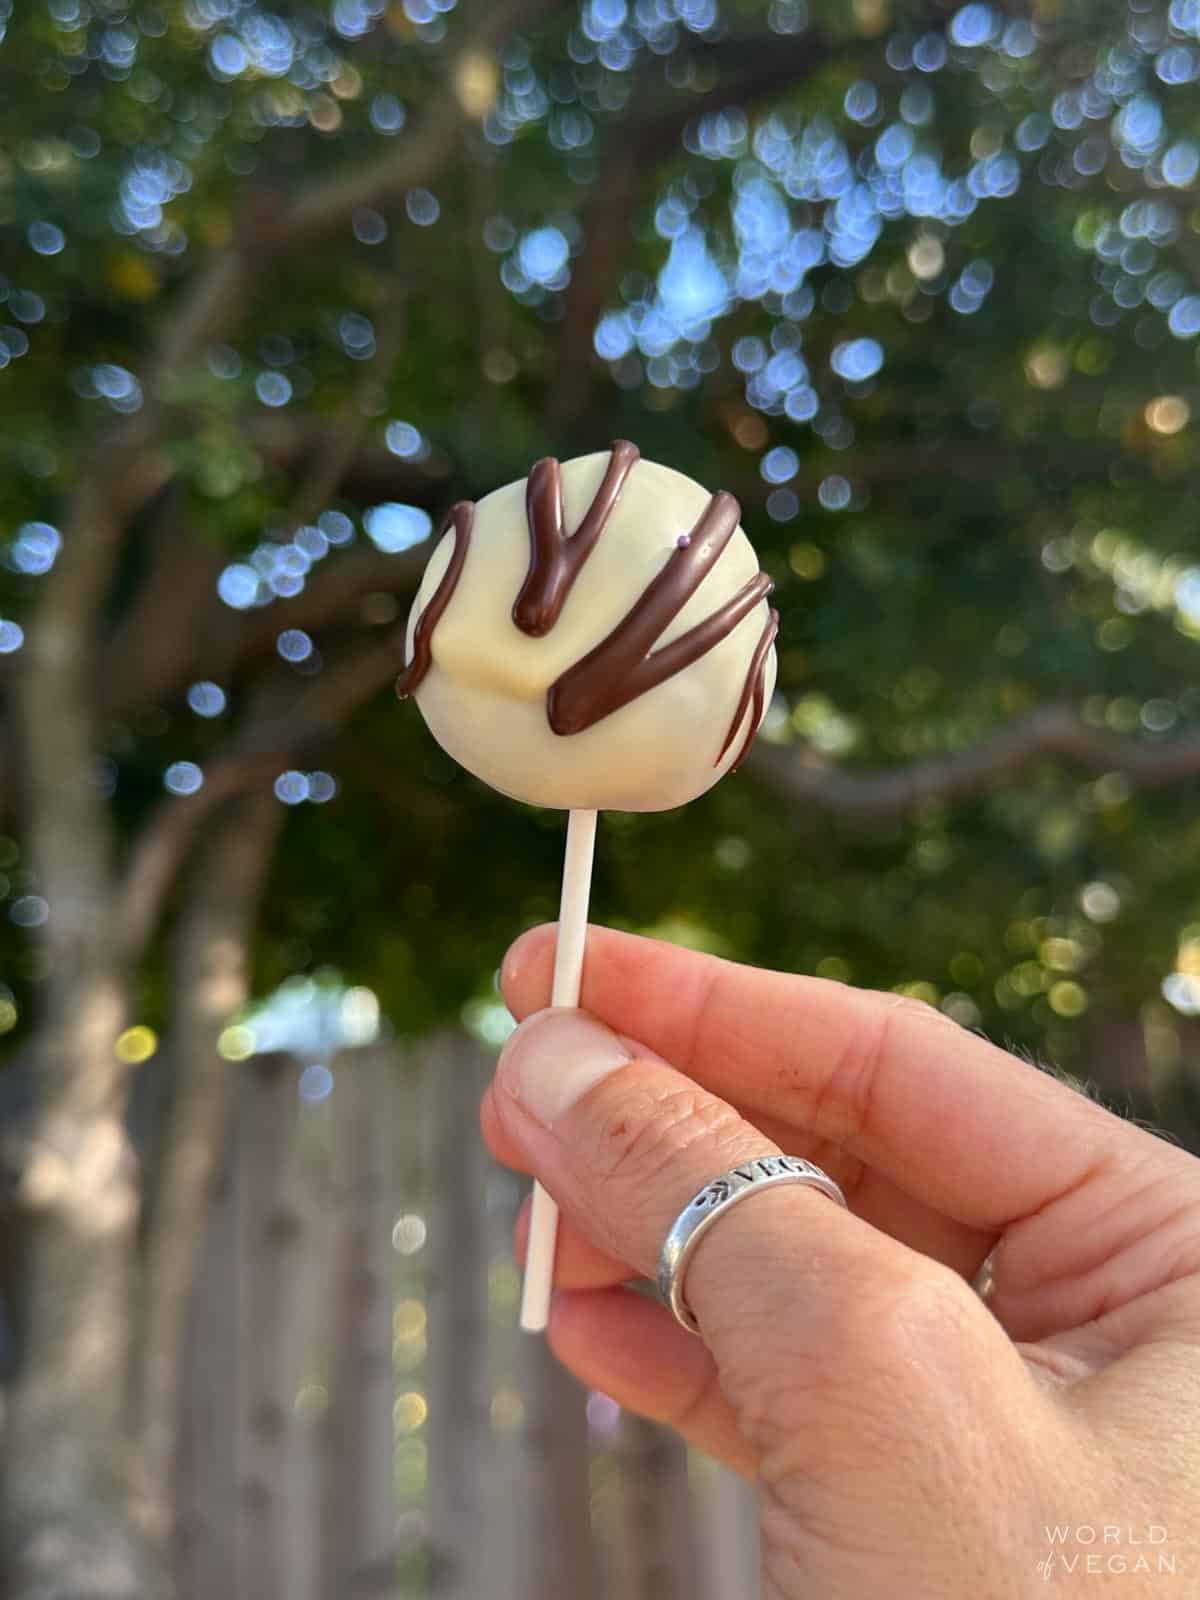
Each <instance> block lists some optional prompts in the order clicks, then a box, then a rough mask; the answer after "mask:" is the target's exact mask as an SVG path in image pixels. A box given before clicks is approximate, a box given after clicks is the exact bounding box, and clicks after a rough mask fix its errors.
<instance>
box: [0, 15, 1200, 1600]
mask: <svg viewBox="0 0 1200 1600" xmlns="http://www.w3.org/2000/svg"><path fill="white" fill-rule="evenodd" d="M0 41H2V42H0V463H2V468H0V1034H3V1039H2V1041H0V1045H2V1047H3V1051H4V1066H3V1070H2V1071H0V1160H2V1174H3V1183H2V1185H0V1203H2V1204H3V1208H4V1216H3V1226H2V1229H0V1362H2V1369H3V1377H4V1379H5V1382H6V1399H5V1409H4V1428H3V1435H4V1451H5V1470H4V1479H5V1498H6V1517H5V1524H4V1526H5V1534H4V1554H5V1557H6V1564H7V1570H8V1588H7V1591H6V1592H7V1593H8V1594H10V1595H11V1596H13V1597H15V1600H68V1597H69V1600H85V1597H86V1600H93V1597H94V1600H151V1597H153V1600H173V1597H178V1600H210V1597H215V1596H219V1597H221V1600H284V1597H286V1600H332V1597H334V1596H338V1597H341V1596H367V1595H376V1596H389V1597H393V1600H425V1597H443V1596H452V1597H454V1600H481V1597H484V1596H487V1597H489V1600H493V1597H494V1600H507V1597H510V1596H511V1597H517V1596H522V1597H524V1596H532V1597H535V1600H550V1597H554V1600H561V1597H562V1596H563V1595H567V1594H570V1595H571V1596H573V1597H576V1600H591V1597H596V1600H599V1597H601V1596H612V1595H621V1596H623V1597H629V1600H641V1597H643V1596H645V1597H649V1596H651V1595H653V1596H655V1597H658V1600H663V1597H667V1600H669V1597H672V1596H677V1595H684V1594H687V1595H688V1596H694V1597H699V1600H735V1597H741V1596H749V1595H752V1594H753V1593H754V1592H755V1586H756V1578H755V1565H754V1562H755V1558H754V1527H753V1505H752V1503H751V1502H750V1501H749V1500H748V1498H747V1496H746V1494H745V1492H744V1491H742V1490H741V1489H740V1488H739V1486H737V1485H736V1484H734V1483H732V1482H730V1481H728V1480H726V1479H725V1478H724V1477H722V1476H720V1475H719V1474H718V1473H717V1472H716V1470H715V1468H714V1467H713V1466H712V1465H711V1463H708V1462H706V1461H703V1460H701V1459H698V1458H693V1459H691V1460H689V1459H688V1457H687V1455H686V1453H685V1452H683V1451H682V1449H680V1448H679V1447H678V1446H677V1445H675V1444H674V1443H673V1442H672V1441H671V1439H670V1438H669V1437H668V1436H666V1435H664V1434H662V1433H661V1432H659V1431H658V1430H657V1429H655V1428H653V1427H652V1426H650V1425H648V1424H644V1423H642V1422H640V1421H639V1420H638V1419H636V1418H630V1417H626V1416H622V1415H621V1414H620V1412H619V1411H618V1409H617V1408H616V1407H615V1405H614V1404H613V1403H612V1402H611V1401H610V1400H608V1399H607V1398H606V1397H605V1396H603V1395H600V1394H589V1393H587V1392H585V1391H584V1390H582V1389H580V1388H579V1387H578V1386H577V1385H576V1384H575V1383H574V1381H573V1380H572V1379H570V1378H569V1377H567V1376H566V1375H565V1374H563V1373H561V1372H559V1371H557V1370H556V1369H555V1368H554V1366H553V1364H552V1363H551V1362H550V1361H549V1359H548V1358H547V1357H546V1354H545V1352H544V1350H543V1348H542V1345H541V1343H540V1341H537V1340H522V1339H521V1338H519V1336H518V1335H517V1334H516V1333H515V1331H514V1325H515V1315H516V1298H517V1291H518V1275H517V1270H516V1268H515V1265H514V1262H513V1259H512V1249H511V1225H512V1220H513V1217H514V1215H515V1211H516V1208H517V1206H518V1204H519V1201H520V1196H521V1193H522V1191H523V1185H522V1184H521V1183H519V1182H517V1181H516V1180H514V1179H512V1178H511V1177H510V1176H508V1175H506V1174H504V1173H501V1172H499V1171H497V1170H496V1169H494V1168H492V1167H490V1166H489V1165H488V1163H487V1161H486V1158H485V1157H484V1155H483V1153H482V1151H481V1150H480V1148H479V1145H478V1140H477V1137H476V1123H475V1108H476V1104H477V1100H478V1095H479V1092H480V1089H481V1086H482V1084H483V1083H484V1082H485V1081H486V1078H487V1075H488V1071H489V1067H490V1061H491V1058H492V1056H493V1054H494V1051H495V1049H496V1048H497V1047H498V1045H499V1044H500V1042H501V1041H502V1040H503V1038H504V1036H505V1033H506V1030H507V1029H508V1027H509V1026H510V1025H511V1024H510V1021H509V1019H508V1018H507V1015H506V1013H505V1011H504V1009H503V1006H502V1003H501V1001H500V999H499V996H498V994H497V992H496V988H495V982H494V974H495V971H496V968H497V966H498V963H499V960H500V957H501V955H502V952H503V950H504V948H505V947H506V945H507V943H508V942H509V940H510V939H511V938H512V937H513V936H514V935H515V934H516V933H517V932H518V931H520V930H521V929H522V928H523V927H526V926H528V925H531V924H533V923H535V922H537V921H539V920H542V919H545V918H548V917H552V916H553V915H554V914H555V910H556V904H557V889H558V874H559V869H560V862H561V850H562V843H563V818H562V816H561V815H560V814H557V813H553V812H538V811H536V810H534V809H532V808H528V807H522V806H518V805H515V804H511V803H509V802H507V801H505V800H503V799H501V798H500V797H498V796H496V795H494V794H492V793H490V792H488V791H487V790H485V789H484V788H482V787H481V786H480V785H479V784H478V783H476V782H475V781H474V780H472V779H471V778H469V777H468V776H466V775H465V774H464V773H463V772H461V771H460V770H458V769H457V768H456V767H455V766H454V765H453V764H452V763H451V762H450V761H449V760H448V759H447V758H446V757H444V756H443V755H442V753H441V752H440V751H439V750H438V748H437V747H436V746H435V745H434V743H433V742H432V740H431V739H430V737H429V736H428V734H427V733H426V731H425V729H424V726H423V724H422V723H421V720H420V717H419V715H418V714H417V712H416V711H415V709H414V708H413V707H412V706H411V705H398V704H397V703H396V701H395V698H394V695H393V694H392V691H391V685H392V681H393V679H394V677H395V675H396V673H397V671H398V669H399V667H400V665H401V663H402V625H403V621H404V618H405V616H406V615H407V611H408V607H409V604H410V602H411V599H412V596H413V593H414V591H415V586H416V583H417V580H418V578H419V575H420V572H421V569H422V567H423V564H424V562H425V560H426V558H427V555H428V551H429V548H430V536H431V533H432V530H433V528H434V527H435V525H436V522H437V520H438V519H439V517H440V516H441V514H442V513H443V512H444V510H445V509H446V508H447V507H448V506H449V504H450V503H451V502H452V501H453V500H455V499H457V498H460V497H463V496H470V497H477V496H479V495H481V494H483V493H485V492H487V491H488V490H489V489H491V488H493V487H495V486H496V485H497V484H499V483H502V482H505V481H507V480H510V479H512V478H517V477H521V476H523V475H524V474H525V472H526V471H527V470H528V467H529V464H530V463H531V461H532V460H534V459H535V458H536V457H538V456H540V455H543V454H548V453H553V454H556V455H558V456H568V455H571V454H573V453H577V452H580V451H586V450H594V449H599V448H603V447H605V446H607V445H608V443H609V442H610V441H611V440H612V439H613V438H615V437H629V438H632V439H634V440H636V441H637V443H638V444H639V446H640V448H641V450H642V452H643V454H645V455H646V456H648V457H650V458H652V459H657V460H661V461H665V462H668V463H670V464H671V465H673V466H675V467H678V468H680V469H681V470H683V471H685V472H687V473H689V474H691V475H693V476H694V477H696V478H698V479H699V480H700V481H701V482H702V483H704V484H705V485H707V486H709V487H710V488H712V489H716V488H722V487H723V488H726V489H728V490H731V491H732V492H733V493H734V494H735V495H737V497H738V498H739V499H740V500H741V502H742V505H743V507H744V523H745V526H746V528H747V530H748V532H749V534H750V536H751V538H752V540H753V541H754V543H755V545H756V547H757V549H758V550H759V552H760V554H761V558H762V563H763V566H764V567H765V568H766V569H767V570H768V571H769V572H770V573H771V574H772V575H773V577H774V578H775V581H776V603H777V604H778V606H779V609H780V612H781V614H782V631H781V636H780V677H779V690H778V693H777V695H776V698H775V701H774V703H773V705H772V706H771V708H770V711H769V714H768V718H767V721H766V724H765V726H764V730H763V734H762V737H761V738H760V740H759V743H758V747H757V749H756V751H755V753H754V755H753V756H752V758H751V759H750V760H749V761H748V762H747V764H746V766H745V768H744V769H743V770H742V771H741V772H740V773H739V774H737V775H736V776H735V777H733V778H731V779H729V780H727V781H725V782H724V783H722V784H721V785H720V786H719V787H718V788H717V789H715V790H714V791H712V792H711V793H709V794H708V795H706V796H704V797H703V798H702V799H701V800H699V801H697V802H696V803H695V804H693V805H691V806H689V807H687V808H686V809H685V810H682V811H678V812H672V813H665V814H661V815H653V816H630V815H606V816H605V817H604V818H603V819H602V824H601V835H600V842H599V849H598V853H597V866H596V877H595V888H594V898H593V914H594V916H595V917H596V918H597V919H598V920H603V921H605V922H608V923H611V924H614V925H617V926H621V927H625V928H634V929H638V930H642V931H649V932H653V933H655V934H657V935H659V936H660V937H663V938H666V939H671V940H676V941H679V942H682V943H685V944H689V945H694V946H697V947H699V948H702V949H706V950H711V951H716V952H719V953H721V954H723V955H729V956H733V957H737V958H739V959H742V960H746V961H751V962H757V963H762V964H765V965H769V966H772V967H777V968H785V969H790V970H795V971H798V972H807V973H816V974H819V975H821V976H824V977H827V978H831V979H836V980H840V981H844V982H851V983H856V984H866V985H872V986H877V987H882V988H885V989H894V990H896V991H899V992H904V993H908V994H911V995H915V996H918V997H920V998H922V999H924V1000H926V1001H928V1002H929V1003H930V1004H931V1005H935V1006H939V1007H941V1008H942V1010H943V1011H945V1012H946V1013H947V1014H948V1015H949V1016H951V1017H952V1018H954V1019H955V1020H956V1021H957V1022H959V1023H960V1024H961V1025H962V1026H963V1027H964V1028H972V1029H982V1030H984V1031H985V1032H986V1033H987V1034H988V1035H989V1036H991V1037H992V1038H994V1039H995V1040H997V1041H998V1042H1000V1043H1002V1044H1006V1045H1008V1046H1010V1047H1012V1048H1014V1049H1017V1050H1019V1051H1021V1052H1023V1053H1026V1054H1029V1055H1031V1056H1033V1057H1034V1058H1036V1059H1037V1060H1039V1061H1040V1062H1042V1063H1043V1064H1045V1065H1048V1066H1052V1067H1054V1068H1055V1069H1056V1070H1059V1071H1061V1072H1064V1073H1067V1074H1070V1075H1072V1076H1073V1077H1074V1078H1075V1079H1076V1080H1077V1081H1078V1082H1079V1083H1080V1084H1081V1085H1082V1086H1085V1087H1087V1088H1088V1089H1089V1090H1090V1092H1092V1093H1094V1094H1097V1095H1098V1096H1100V1097H1101V1098H1102V1099H1104V1100H1105V1101H1106V1102H1107V1103H1109V1104H1110V1105H1112V1106H1114V1107H1115V1108H1117V1109H1119V1110H1121V1111H1122V1112H1124V1113H1125V1114H1127V1115H1131V1116H1134V1117H1137V1118H1139V1119H1142V1120H1144V1121H1147V1122H1149V1123H1150V1124H1152V1125H1153V1126H1155V1127H1157V1128H1159V1129H1161V1130H1163V1131H1164V1132H1166V1133H1167V1134H1168V1135H1169V1136H1171V1137H1173V1138H1175V1139H1177V1140H1179V1141H1180V1142H1182V1143H1184V1144H1185V1145H1188V1146H1190V1147H1191V1148H1193V1149H1195V1148H1200V1076H1198V1065H1200V1022H1198V1021H1197V1018H1198V1017H1200V889H1198V887H1197V885H1198V883H1200V878H1198V874H1197V868H1198V867H1200V821H1198V820H1197V807H1196V795H1197V785H1196V776H1197V774H1198V773H1200V674H1198V672H1197V667H1198V665H1200V648H1198V647H1200V539H1198V537H1197V532H1196V527H1195V518H1196V508H1195V502H1194V501H1193V500H1192V498H1191V496H1192V493H1193V492H1194V487H1195V482H1196V463H1197V459H1198V458H1197V444H1196V439H1197V434H1196V426H1195V415H1196V412H1197V408H1198V407H1200V383H1198V375H1197V348H1198V347H1197V336H1198V335H1200V205H1198V201H1197V192H1196V178H1197V174H1198V172H1200V91H1198V90H1197V87H1196V84H1197V78H1198V77H1200V3H1198V0H1171V3H1170V4H1169V5H1167V4H1164V3H1162V0H1129V3H1127V4H1111V3H1107V0H1089V3H1083V0H1032V3H1031V4H1022V3H1020V0H1004V3H994V4H977V3H971V4H966V5H962V6H958V7H956V6H954V5H945V4H940V3H937V0H925V3H917V0H854V3H853V4H842V3H834V0H812V3H811V4H807V5H806V4H804V3H802V0H772V3H769V4H768V3H763V0H584V3H582V4H579V3H565V0H470V3H469V0H458V3H457V4H456V3H455V0H333V3H332V4H331V5H328V6H326V5H323V4H322V5H317V4H315V3H314V4H292V3H289V0H277V3H276V4H274V6H273V7H272V6H271V5H269V4H266V3H260V0H181V3H180V0H0Z"/></svg>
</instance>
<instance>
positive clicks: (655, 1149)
mask: <svg viewBox="0 0 1200 1600" xmlns="http://www.w3.org/2000/svg"><path fill="white" fill-rule="evenodd" d="M741 1129H742V1122H741V1118H740V1117H739V1116H738V1114H737V1112H736V1111H734V1109H733V1107H732V1106H728V1105H726V1104H725V1103H724V1101H721V1100H717V1099H716V1098H714V1096H712V1095H710V1094H707V1093H706V1092H705V1091H704V1090H703V1089H701V1088H699V1087H698V1086H696V1085H694V1084H688V1083H682V1084H677V1085H671V1086H668V1087H662V1086H657V1087H655V1088H653V1089H651V1088H649V1087H646V1088H642V1089H641V1090H640V1091H639V1093H638V1095H637V1097H636V1099H631V1098H630V1097H628V1096H625V1097H624V1098H623V1099H622V1100H621V1102H620V1104H619V1107H616V1106H614V1108H613V1110H612V1112H611V1113H609V1114H606V1115H605V1116H604V1117H603V1118H602V1120H601V1122H600V1125H599V1126H598V1127H597V1129H596V1132H595V1135H594V1138H593V1141H592V1148H591V1150H590V1151H589V1152H588V1154H589V1158H590V1165H591V1167H592V1170H593V1171H594V1173H595V1174H596V1176H597V1177H599V1178H601V1179H602V1180H605V1181H608V1182H617V1183H622V1184H624V1183H630V1184H638V1185H641V1184H644V1183H645V1182H646V1181H647V1180H648V1179H652V1178H654V1177H655V1176H656V1175H657V1174H659V1173H660V1172H661V1171H662V1170H663V1168H664V1167H665V1166H667V1165H668V1164H669V1163H671V1162H673V1161H675V1160H677V1159H678V1158H679V1157H680V1156H682V1155H684V1154H685V1153H686V1152H687V1151H688V1150H690V1149H691V1148H692V1147H693V1146H694V1145H697V1144H701V1143H703V1144H705V1145H706V1146H708V1147H711V1148H716V1149H718V1150H719V1149H723V1148H725V1147H727V1146H728V1145H730V1144H731V1143H732V1142H733V1140H734V1137H735V1134H737V1133H738V1132H740V1131H741Z"/></svg>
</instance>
